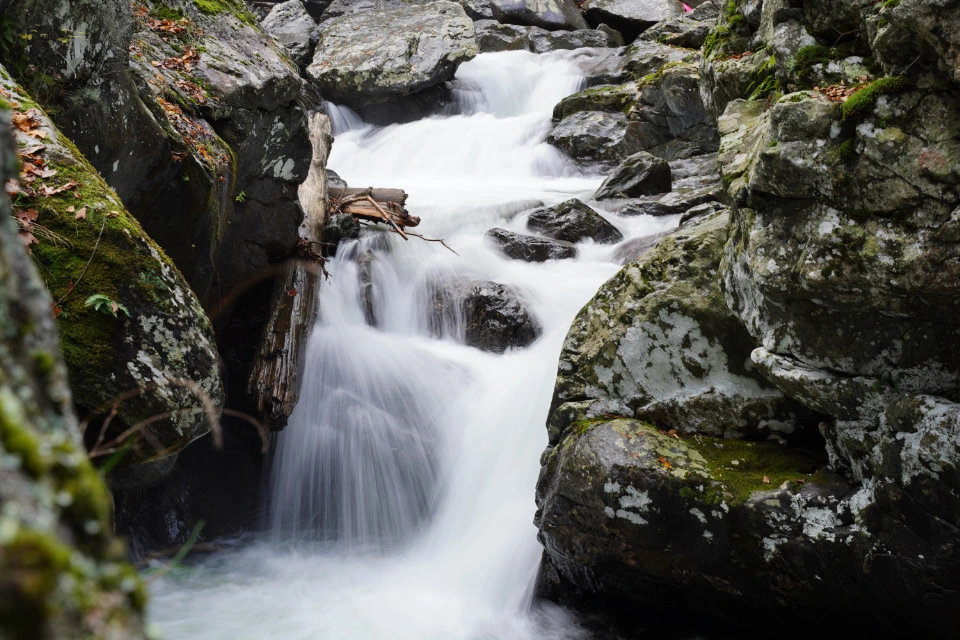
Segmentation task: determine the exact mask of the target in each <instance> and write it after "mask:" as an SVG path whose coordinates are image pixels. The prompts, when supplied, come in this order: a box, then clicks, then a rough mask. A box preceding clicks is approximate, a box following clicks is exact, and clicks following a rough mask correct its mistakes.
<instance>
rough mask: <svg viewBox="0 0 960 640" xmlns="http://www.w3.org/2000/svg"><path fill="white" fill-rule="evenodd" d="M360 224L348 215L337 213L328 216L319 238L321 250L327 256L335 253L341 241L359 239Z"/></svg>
mask: <svg viewBox="0 0 960 640" xmlns="http://www.w3.org/2000/svg"><path fill="white" fill-rule="evenodd" d="M359 237H360V223H359V222H357V219H356V218H354V217H353V216H352V215H350V214H349V213H338V214H336V215H334V216H330V217H329V218H328V219H327V220H326V221H325V222H324V223H323V231H322V233H321V238H322V239H323V248H324V251H326V252H327V253H328V254H329V255H334V254H335V253H336V252H337V246H338V245H339V244H340V242H341V241H342V240H346V239H351V238H359Z"/></svg>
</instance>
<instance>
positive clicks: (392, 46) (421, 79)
mask: <svg viewBox="0 0 960 640" xmlns="http://www.w3.org/2000/svg"><path fill="white" fill-rule="evenodd" d="M358 33H362V34H364V36H363V37H358V35H357V34H358ZM477 51H478V49H477V44H476V40H475V38H474V28H473V21H472V20H470V18H468V17H467V15H466V14H465V13H464V12H463V8H462V7H461V6H460V5H458V4H456V3H454V2H446V1H443V0H441V1H438V2H430V3H426V4H422V5H409V6H404V7H400V8H388V9H384V10H382V11H369V12H361V13H356V14H351V15H344V16H342V17H340V18H336V19H334V20H330V21H327V22H324V23H323V24H322V25H321V27H320V31H319V41H318V43H317V50H316V53H315V54H314V58H313V62H312V63H311V64H310V66H308V67H307V74H308V75H309V76H310V77H311V78H313V79H314V80H316V81H317V83H318V85H319V87H320V88H321V90H322V91H323V93H324V95H325V96H326V97H328V98H330V99H331V100H335V101H337V102H343V103H346V104H349V105H352V106H362V105H364V104H366V103H370V102H377V101H382V100H384V99H388V98H396V97H400V96H406V95H410V94H413V93H416V92H418V91H422V90H423V89H427V88H430V87H433V86H436V85H438V84H440V83H441V82H444V81H445V80H449V79H450V78H452V77H453V74H454V73H455V72H456V70H457V67H458V66H459V65H460V63H462V62H466V61H467V60H470V59H471V58H473V57H474V56H475V55H477Z"/></svg>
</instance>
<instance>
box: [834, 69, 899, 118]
mask: <svg viewBox="0 0 960 640" xmlns="http://www.w3.org/2000/svg"><path fill="white" fill-rule="evenodd" d="M909 85H910V83H909V82H907V80H906V78H903V77H902V76H888V77H886V78H880V79H879V80H875V81H874V82H871V83H870V84H868V85H865V86H864V87H863V88H861V89H860V90H859V91H857V92H856V93H854V94H853V95H851V96H850V97H849V98H847V99H846V101H845V102H844V103H843V104H842V105H841V107H840V110H841V112H842V113H843V119H844V120H852V121H859V120H862V119H863V118H864V117H866V116H867V114H868V113H870V111H872V110H873V107H874V105H876V103H877V98H879V97H880V96H882V95H887V94H892V93H899V92H901V91H904V90H906V89H907V88H908V87H909Z"/></svg>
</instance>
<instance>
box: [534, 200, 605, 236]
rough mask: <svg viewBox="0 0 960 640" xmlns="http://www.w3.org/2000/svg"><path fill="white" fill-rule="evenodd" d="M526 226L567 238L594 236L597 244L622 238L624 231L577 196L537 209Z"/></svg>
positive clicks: (548, 234)
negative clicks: (619, 229) (621, 231)
mask: <svg viewBox="0 0 960 640" xmlns="http://www.w3.org/2000/svg"><path fill="white" fill-rule="evenodd" d="M527 226H528V227H529V228H531V229H534V230H536V231H539V232H540V233H542V234H544V235H546V236H549V237H551V238H554V239H556V240H562V241H564V242H571V243H575V242H582V241H584V240H593V241H594V242H597V243H598V244H613V243H616V242H620V241H621V240H623V234H621V233H620V231H618V230H617V228H616V227H615V226H613V225H612V224H610V223H609V222H607V221H606V219H604V217H603V216H601V215H600V214H599V213H597V212H596V211H594V210H593V209H591V208H590V207H588V206H587V205H585V204H584V203H583V202H581V201H579V200H577V199H576V198H573V199H570V200H567V201H566V202H561V203H560V204H558V205H554V206H552V207H541V208H539V209H535V210H534V211H533V212H532V213H531V214H530V217H529V218H528V219H527Z"/></svg>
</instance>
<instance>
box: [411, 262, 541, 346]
mask: <svg viewBox="0 0 960 640" xmlns="http://www.w3.org/2000/svg"><path fill="white" fill-rule="evenodd" d="M429 314H430V315H429V317H428V324H429V326H430V328H431V330H432V332H433V333H434V335H437V336H449V337H454V338H457V339H460V340H462V341H463V343H464V344H466V345H468V346H471V347H476V348H477V349H480V350H482V351H491V352H494V353H502V352H504V351H506V350H507V349H511V348H519V347H525V346H527V345H528V344H530V343H531V342H533V341H534V340H536V339H537V338H538V337H540V333H541V332H542V328H541V325H540V321H539V320H538V319H537V318H536V316H534V315H533V313H532V312H531V311H530V310H529V309H528V308H527V306H526V304H524V302H523V299H522V298H521V296H520V294H519V293H518V292H517V291H516V290H514V289H512V288H510V287H506V286H504V285H502V284H498V283H496V282H485V281H459V280H456V281H446V282H440V283H437V284H435V285H434V286H433V288H432V291H431V293H430V310H429Z"/></svg>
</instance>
